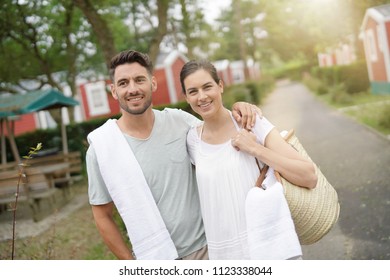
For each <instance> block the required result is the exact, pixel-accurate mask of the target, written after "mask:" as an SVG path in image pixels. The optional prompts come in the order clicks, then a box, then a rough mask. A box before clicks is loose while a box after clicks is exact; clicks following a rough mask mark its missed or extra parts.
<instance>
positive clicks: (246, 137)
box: [231, 129, 259, 155]
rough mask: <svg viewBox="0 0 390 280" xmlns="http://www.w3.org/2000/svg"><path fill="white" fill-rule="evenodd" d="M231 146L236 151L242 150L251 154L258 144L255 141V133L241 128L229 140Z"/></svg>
mask: <svg viewBox="0 0 390 280" xmlns="http://www.w3.org/2000/svg"><path fill="white" fill-rule="evenodd" d="M231 142H232V145H233V147H234V148H235V149H236V150H237V151H243V152H246V153H248V154H251V155H253V151H254V150H255V149H256V146H258V145H259V144H258V143H257V141H256V135H255V134H253V133H252V132H249V131H247V130H246V129H241V130H240V131H239V132H238V133H237V134H236V136H234V137H233V138H232V140H231Z"/></svg>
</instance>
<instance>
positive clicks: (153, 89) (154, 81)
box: [151, 76, 157, 92]
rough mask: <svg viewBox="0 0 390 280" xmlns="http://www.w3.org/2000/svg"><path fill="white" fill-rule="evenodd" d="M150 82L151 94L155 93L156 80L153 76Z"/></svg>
mask: <svg viewBox="0 0 390 280" xmlns="http://www.w3.org/2000/svg"><path fill="white" fill-rule="evenodd" d="M151 82H152V92H155V91H156V90H157V80H156V77H155V76H152V79H151Z"/></svg>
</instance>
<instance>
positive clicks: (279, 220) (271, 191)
mask: <svg viewBox="0 0 390 280" xmlns="http://www.w3.org/2000/svg"><path fill="white" fill-rule="evenodd" d="M273 174H274V171H273V169H272V168H269V170H268V172H267V177H266V179H265V180H264V184H263V185H264V187H265V189H266V190H264V189H262V188H258V187H253V188H252V189H250V190H249V192H248V194H247V197H246V201H245V211H246V212H245V213H246V222H247V231H248V244H249V253H250V258H251V259H256V260H259V259H260V260H283V259H290V258H293V257H297V256H301V255H302V249H301V245H300V243H299V239H298V236H297V234H296V232H295V227H294V222H293V220H292V218H291V213H290V209H289V208H288V204H287V201H286V198H285V197H284V194H283V186H282V185H281V184H280V183H279V182H277V181H276V178H275V177H274V175H273Z"/></svg>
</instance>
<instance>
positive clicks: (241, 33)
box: [233, 0, 249, 81]
mask: <svg viewBox="0 0 390 280" xmlns="http://www.w3.org/2000/svg"><path fill="white" fill-rule="evenodd" d="M233 7H234V10H235V11H236V12H235V14H234V17H235V18H234V22H235V26H236V28H237V31H238V38H239V44H240V58H241V60H242V62H243V63H244V76H245V81H246V80H247V79H248V78H249V71H248V67H247V65H246V56H247V53H246V43H245V37H244V30H243V28H242V24H241V7H240V2H239V1H238V0H233Z"/></svg>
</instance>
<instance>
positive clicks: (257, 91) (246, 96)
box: [222, 75, 275, 109]
mask: <svg viewBox="0 0 390 280" xmlns="http://www.w3.org/2000/svg"><path fill="white" fill-rule="evenodd" d="M274 84H275V82H274V79H273V77H272V76H270V75H263V76H262V77H261V78H260V80H259V81H248V82H246V83H242V84H236V85H232V86H229V87H226V88H225V90H224V92H223V96H222V98H223V103H224V106H225V107H226V108H228V109H231V108H232V106H233V104H234V103H235V102H239V101H245V102H249V103H253V104H256V105H258V104H259V103H260V102H261V100H262V98H264V97H265V96H266V95H267V93H269V92H270V91H271V90H272V88H273V87H274Z"/></svg>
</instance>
